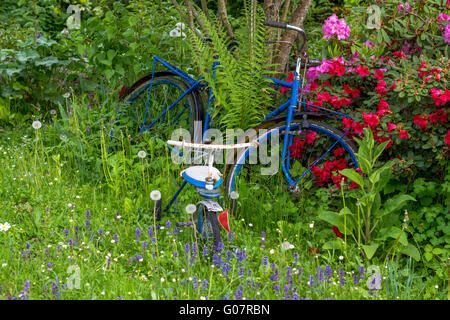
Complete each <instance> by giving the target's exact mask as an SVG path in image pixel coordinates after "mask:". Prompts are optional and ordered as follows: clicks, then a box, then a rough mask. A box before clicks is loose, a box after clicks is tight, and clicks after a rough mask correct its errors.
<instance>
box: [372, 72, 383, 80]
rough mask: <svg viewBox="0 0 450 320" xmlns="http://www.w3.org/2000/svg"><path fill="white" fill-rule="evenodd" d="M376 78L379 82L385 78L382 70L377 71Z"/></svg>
mask: <svg viewBox="0 0 450 320" xmlns="http://www.w3.org/2000/svg"><path fill="white" fill-rule="evenodd" d="M374 77H375V78H377V79H378V80H381V79H383V78H384V73H383V71H381V70H377V71H375V74H374Z"/></svg>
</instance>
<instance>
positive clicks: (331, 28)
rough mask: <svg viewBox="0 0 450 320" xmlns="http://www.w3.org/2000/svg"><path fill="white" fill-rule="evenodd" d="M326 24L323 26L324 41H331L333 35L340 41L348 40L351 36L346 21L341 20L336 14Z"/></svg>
mask: <svg viewBox="0 0 450 320" xmlns="http://www.w3.org/2000/svg"><path fill="white" fill-rule="evenodd" d="M324 22H325V23H324V25H323V26H322V31H323V38H324V39H330V38H331V37H332V36H333V35H336V36H337V38H338V39H339V40H347V39H348V37H349V36H350V31H351V30H350V27H349V26H348V25H347V23H346V22H345V20H344V19H340V20H339V19H338V17H337V16H336V14H335V13H333V14H332V15H331V16H330V17H328V18H327V19H326V20H325V21H324Z"/></svg>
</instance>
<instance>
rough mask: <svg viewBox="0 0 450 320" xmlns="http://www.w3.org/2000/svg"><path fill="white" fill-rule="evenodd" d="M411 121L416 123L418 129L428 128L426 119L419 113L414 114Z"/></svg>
mask: <svg viewBox="0 0 450 320" xmlns="http://www.w3.org/2000/svg"><path fill="white" fill-rule="evenodd" d="M413 123H414V124H417V125H418V126H419V128H420V129H428V122H427V119H425V118H424V117H422V116H419V115H416V116H414V120H413Z"/></svg>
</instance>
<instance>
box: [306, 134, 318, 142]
mask: <svg viewBox="0 0 450 320" xmlns="http://www.w3.org/2000/svg"><path fill="white" fill-rule="evenodd" d="M316 135H317V132H314V131H310V132H308V134H307V135H306V137H305V139H306V143H307V144H313V143H314V140H316Z"/></svg>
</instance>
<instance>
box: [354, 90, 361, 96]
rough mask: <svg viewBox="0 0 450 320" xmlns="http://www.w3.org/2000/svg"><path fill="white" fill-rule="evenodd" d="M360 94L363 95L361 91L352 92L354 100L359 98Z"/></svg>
mask: <svg viewBox="0 0 450 320" xmlns="http://www.w3.org/2000/svg"><path fill="white" fill-rule="evenodd" d="M360 93H361V92H360V91H359V89H355V90H353V92H352V95H353V98H357V97H359V95H360Z"/></svg>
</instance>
